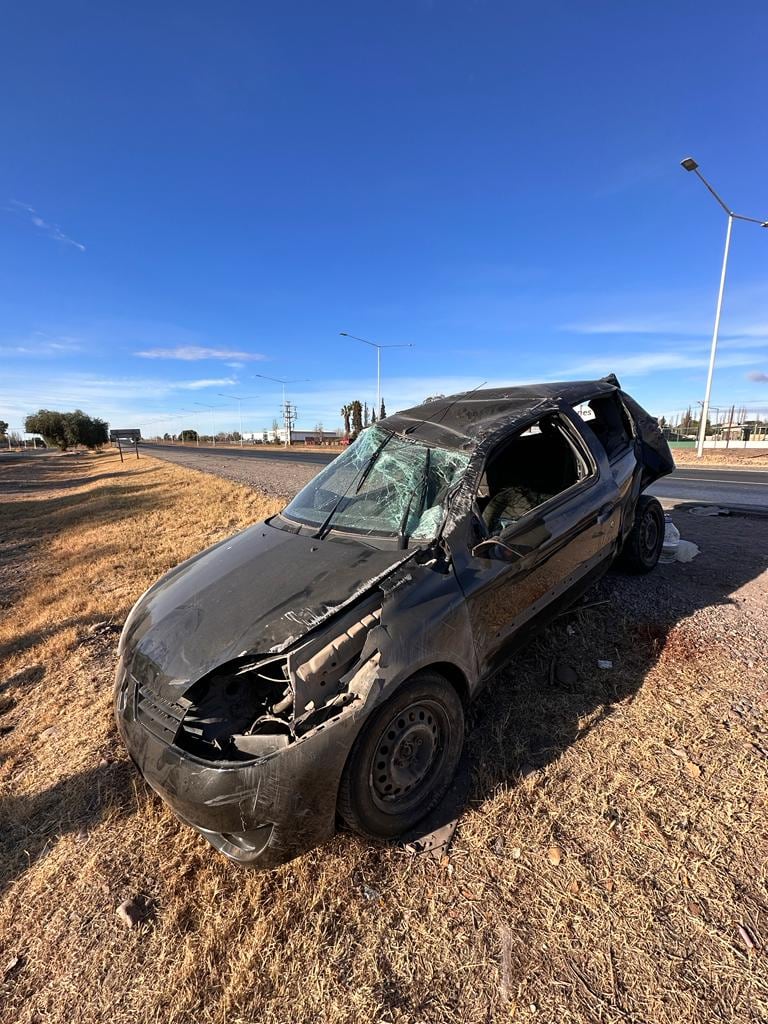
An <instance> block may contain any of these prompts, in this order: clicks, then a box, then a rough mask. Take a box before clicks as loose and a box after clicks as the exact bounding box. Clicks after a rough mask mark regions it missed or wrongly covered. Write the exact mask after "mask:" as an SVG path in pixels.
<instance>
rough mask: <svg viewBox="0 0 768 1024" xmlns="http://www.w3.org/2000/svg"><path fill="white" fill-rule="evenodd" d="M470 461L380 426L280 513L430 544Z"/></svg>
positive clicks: (303, 520) (322, 530)
mask: <svg viewBox="0 0 768 1024" xmlns="http://www.w3.org/2000/svg"><path fill="white" fill-rule="evenodd" d="M468 462H469V456H468V455H466V454H465V453H463V452H457V451H447V450H445V449H443V448H429V447H427V446H426V445H425V444H422V443H421V442H417V441H410V440H407V439H405V438H403V437H400V436H398V435H395V434H392V433H390V432H389V431H385V430H382V429H381V428H379V427H370V428H369V429H368V430H364V431H363V433H362V434H361V435H360V437H359V438H358V439H357V440H356V441H355V442H354V444H352V445H350V447H349V448H348V449H347V450H346V452H344V454H343V455H340V456H339V457H338V458H337V459H334V461H333V462H332V463H331V464H330V465H329V466H328V467H327V468H326V469H324V470H323V471H322V472H321V473H318V475H317V476H316V477H315V478H314V480H312V481H311V482H310V483H309V484H307V486H306V487H305V488H303V490H301V491H299V493H298V494H297V495H296V497H295V498H294V499H293V501H292V502H291V503H290V505H288V506H287V508H286V509H285V510H284V512H283V515H285V516H288V517H289V518H291V519H295V520H297V521H298V522H300V523H305V524H307V525H309V526H316V527H318V536H321V535H323V534H324V533H325V532H326V530H329V529H334V530H352V531H355V532H362V533H376V534H384V535H388V536H399V537H400V538H402V539H404V538H407V537H412V538H413V539H414V540H419V541H425V540H426V541H428V540H433V539H434V537H435V536H436V534H437V531H438V529H439V527H440V524H441V522H442V518H443V510H444V506H445V500H446V498H447V496H448V494H449V492H450V491H451V490H452V488H453V487H454V486H455V485H456V484H457V483H458V482H459V480H460V479H461V476H462V474H463V473H464V470H465V469H466V467H467V463H468Z"/></svg>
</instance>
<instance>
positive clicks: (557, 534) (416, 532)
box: [115, 377, 673, 867]
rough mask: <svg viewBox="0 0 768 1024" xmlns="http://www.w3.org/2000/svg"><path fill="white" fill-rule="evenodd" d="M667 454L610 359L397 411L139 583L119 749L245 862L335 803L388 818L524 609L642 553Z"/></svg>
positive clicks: (262, 856) (318, 824) (416, 791)
mask: <svg viewBox="0 0 768 1024" xmlns="http://www.w3.org/2000/svg"><path fill="white" fill-rule="evenodd" d="M579 408H581V410H582V412H583V413H586V411H587V409H588V410H589V412H588V414H587V415H588V416H589V418H588V419H585V418H584V416H583V415H580V414H579V411H578V409H579ZM672 469H673V463H672V459H671V456H670V453H669V449H668V448H667V445H666V442H665V441H664V439H663V437H662V436H661V433H660V432H659V430H658V427H657V425H656V422H655V420H653V419H652V418H651V417H650V416H648V415H647V414H646V413H645V412H644V411H643V410H642V409H641V408H640V407H639V406H638V405H637V404H636V403H635V402H633V401H632V399H630V398H629V396H627V395H626V394H625V393H624V392H622V391H621V389H620V387H619V384H618V381H617V380H616V379H615V378H614V377H608V378H604V379H603V380H600V381H587V382H569V383H555V384H544V385H537V386H527V387H514V388H509V389H495V390H485V391H476V392H471V393H468V394H465V395H459V396H453V397H450V398H446V399H439V400H437V401H432V402H429V403H427V404H426V405H424V406H420V407H417V408H414V409H410V410H407V411H405V412H401V413H397V414H395V415H394V416H390V417H388V418H387V419H385V420H383V421H381V422H380V423H378V424H376V425H375V426H374V427H372V428H370V429H369V430H366V431H364V432H363V434H361V436H360V438H359V439H358V440H357V441H356V442H355V443H354V444H353V445H351V446H350V447H349V448H348V449H347V451H346V452H345V453H344V454H343V455H340V456H339V457H338V458H337V459H336V460H334V462H332V463H331V464H330V465H329V466H328V467H327V468H325V469H323V470H322V471H321V472H320V473H319V474H318V476H317V477H316V478H315V479H314V480H313V481H312V482H311V483H310V484H309V485H308V486H307V487H306V488H304V489H303V490H302V491H301V492H300V493H299V494H298V495H297V496H296V498H294V500H293V501H292V502H291V503H290V504H289V505H288V506H287V507H286V509H285V510H284V511H283V512H282V513H280V514H278V515H276V516H274V517H272V518H271V519H269V520H267V521H266V522H263V523H259V524H257V525H254V526H252V527H250V528H249V529H246V530H245V531H243V532H242V533H240V534H237V535H236V536H234V537H231V538H230V539H228V540H226V541H223V542H221V543H219V544H217V545H215V546H214V547H212V548H210V549H208V550H206V551H203V552H201V553H200V554H198V555H196V556H194V557H193V558H191V559H189V560H188V561H187V562H185V563H183V564H182V565H180V566H178V567H177V568H175V569H173V570H171V571H170V572H169V573H168V574H167V575H166V576H164V577H163V578H162V579H161V580H159V581H158V582H157V583H156V584H155V585H154V586H152V587H151V588H150V589H149V590H148V591H147V592H146V593H145V594H144V595H143V596H142V597H141V598H140V600H139V601H138V602H137V603H136V605H135V607H134V608H133V610H132V611H131V613H130V615H129V617H128V620H127V622H126V624H125V628H124V630H123V634H122V637H121V641H120V648H119V665H118V669H117V678H116V697H115V700H116V704H115V708H116V717H117V722H118V727H119V730H120V733H121V735H122V737H123V740H124V742H125V744H126V746H127V748H128V750H129V752H130V754H131V756H132V758H133V759H134V761H135V762H136V764H137V766H138V768H139V770H140V771H141V773H142V774H143V775H144V777H145V778H146V780H147V781H148V782H149V784H150V785H151V786H152V787H153V788H154V789H155V790H156V791H157V793H159V794H160V796H161V797H162V798H163V799H164V800H166V801H167V803H168V804H169V805H170V806H171V808H172V809H173V810H174V811H175V813H176V814H177V815H178V816H179V817H180V818H181V819H183V820H184V821H185V822H187V823H189V824H190V825H192V826H193V827H194V828H195V829H197V830H198V831H199V832H200V833H202V834H203V835H204V836H205V837H206V838H207V839H208V840H209V841H210V842H211V843H212V844H213V846H214V847H216V849H218V850H220V851H221V852H222V853H224V854H225V855H226V856H228V857H229V858H231V859H232V860H235V861H238V862H240V863H244V864H250V865H252V866H256V867H272V866H275V865H277V864H279V863H282V862H284V861H286V860H288V859H290V858H292V857H294V856H296V855H298V854H300V853H302V852H304V851H306V850H308V849H310V848H311V847H313V846H315V845H316V844H318V843H320V842H321V841H323V840H324V839H326V838H328V837H329V836H330V835H332V834H333V832H334V831H335V828H336V824H337V820H338V818H339V815H341V817H342V818H343V819H344V820H346V821H347V822H349V823H350V824H351V825H352V826H353V827H357V828H359V830H360V831H362V832H364V833H366V834H368V835H382V836H385V835H394V834H397V832H398V831H400V830H402V827H404V826H405V825H406V824H408V823H412V822H414V821H417V820H418V819H419V817H420V816H423V814H424V813H426V812H427V811H428V810H430V809H431V808H432V807H433V806H434V805H435V803H436V802H437V800H439V798H440V796H441V795H442V793H443V792H444V791H445V788H446V787H447V785H448V783H449V782H450V774H451V773H452V771H453V769H454V768H455V763H456V760H457V758H458V751H460V748H461V742H462V738H463V719H462V717H461V708H462V707H463V706H464V705H466V704H467V703H468V702H469V701H471V700H472V699H473V698H474V697H475V696H476V694H477V693H478V692H480V690H481V688H482V686H483V685H484V684H485V683H486V682H487V681H488V680H489V679H490V678H491V677H492V675H493V673H494V672H495V671H496V669H497V668H498V667H499V666H501V665H502V664H504V663H505V662H506V661H508V659H509V657H510V654H511V653H512V652H513V651H514V649H515V647H516V645H517V644H519V643H520V642H521V640H522V639H523V638H524V637H525V636H526V635H527V634H528V632H529V630H530V629H531V628H534V627H537V626H539V625H541V624H542V623H544V622H546V621H547V619H548V618H549V617H550V616H551V615H552V614H553V613H554V612H556V611H557V610H559V609H560V608H562V607H563V606H564V605H566V604H567V603H569V602H571V601H573V600H574V599H575V598H576V597H577V596H578V595H579V594H580V593H581V592H582V591H583V590H584V589H585V588H586V587H587V586H588V585H589V584H590V583H591V582H592V581H593V580H594V579H595V578H596V577H597V576H598V575H599V574H600V573H602V572H603V571H604V570H605V569H606V568H607V567H608V566H609V565H610V564H611V562H612V561H613V559H614V558H615V556H616V555H617V554H619V553H621V552H624V553H625V555H626V554H627V553H629V557H630V560H632V558H634V560H635V563H636V564H635V566H634V567H635V568H639V569H642V570H646V569H648V568H651V567H652V565H653V564H655V561H656V559H657V558H658V551H659V550H660V547H661V541H662V540H663V520H662V521H661V527H660V525H659V518H658V517H659V510H658V509H657V508H656V507H655V505H654V502H653V499H647V498H643V497H641V494H642V491H643V489H644V488H645V487H646V486H647V485H648V484H649V483H650V482H651V481H652V480H654V479H656V478H657V477H659V476H661V475H663V474H665V473H669V472H671V471H672ZM651 513H652V514H651ZM660 529H661V535H660V534H659V530H660ZM638 558H639V559H640V561H639V562H638ZM419 681H421V682H419ZM441 687H442V689H441ZM460 734H461V735H460Z"/></svg>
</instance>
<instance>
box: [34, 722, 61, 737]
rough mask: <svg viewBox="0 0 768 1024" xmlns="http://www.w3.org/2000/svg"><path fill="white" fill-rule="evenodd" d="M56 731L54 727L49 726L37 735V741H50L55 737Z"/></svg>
mask: <svg viewBox="0 0 768 1024" xmlns="http://www.w3.org/2000/svg"><path fill="white" fill-rule="evenodd" d="M57 731H58V730H57V729H56V726H55V725H51V726H49V728H47V729H43V731H42V732H41V733H39V734H38V737H37V738H38V739H39V740H52V739H53V737H54V736H55V735H56V733H57Z"/></svg>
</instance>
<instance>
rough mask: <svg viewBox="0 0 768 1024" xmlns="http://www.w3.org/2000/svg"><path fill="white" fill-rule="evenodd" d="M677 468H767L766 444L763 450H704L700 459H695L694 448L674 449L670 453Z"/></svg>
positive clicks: (767, 450)
mask: <svg viewBox="0 0 768 1024" xmlns="http://www.w3.org/2000/svg"><path fill="white" fill-rule="evenodd" d="M672 454H673V455H674V457H675V464H676V465H678V466H701V465H704V466H737V467H739V468H740V469H749V468H750V466H752V467H754V468H756V469H759V468H760V467H762V466H768V444H766V446H765V448H739V447H738V446H734V447H733V448H726V447H725V445H723V447H722V448H705V449H704V451H703V453H702V456H701V458H700V459H699V458H697V457H696V449H695V448H675V449H674V450H673V451H672Z"/></svg>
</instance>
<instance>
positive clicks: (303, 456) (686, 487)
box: [142, 444, 768, 509]
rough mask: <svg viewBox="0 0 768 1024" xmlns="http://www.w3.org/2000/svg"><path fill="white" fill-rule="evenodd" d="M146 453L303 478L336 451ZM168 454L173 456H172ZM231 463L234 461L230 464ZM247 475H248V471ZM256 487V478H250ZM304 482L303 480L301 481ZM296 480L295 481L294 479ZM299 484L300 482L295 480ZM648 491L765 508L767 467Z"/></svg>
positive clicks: (715, 469)
mask: <svg viewBox="0 0 768 1024" xmlns="http://www.w3.org/2000/svg"><path fill="white" fill-rule="evenodd" d="M142 448H144V449H146V451H147V453H148V454H150V453H152V454H155V455H158V456H160V457H161V458H162V457H163V455H164V454H165V452H166V451H167V452H168V455H169V456H170V457H172V458H173V461H174V462H181V463H184V464H186V465H190V466H195V467H197V468H200V469H202V468H204V462H205V460H206V458H210V457H214V456H215V457H216V459H219V460H221V459H226V460H237V462H238V463H239V465H240V467H241V468H242V469H243V470H245V469H246V465H245V464H244V463H243V461H242V460H246V459H247V460H249V464H248V469H250V468H251V467H253V468H255V465H254V463H255V462H258V461H259V460H261V461H262V462H268V463H270V464H271V466H274V467H275V468H277V466H276V465H275V464H277V463H279V464H281V466H282V467H285V468H286V469H287V468H288V467H289V466H290V465H293V466H295V467H296V468H297V469H298V468H299V467H302V468H303V471H304V472H303V473H302V476H303V477H305V478H306V474H307V470H308V469H309V467H310V466H317V468H318V469H319V468H320V466H324V465H326V464H327V463H328V462H330V461H331V459H333V458H335V454H336V453H335V452H334V453H331V452H328V453H326V452H307V451H302V450H301V449H300V448H294V449H291V450H290V451H286V450H285V449H284V448H194V447H185V448H180V447H179V446H178V445H155V444H143V445H142ZM171 453H173V454H172V456H171ZM232 465H234V463H232ZM249 475H250V474H249ZM252 482H253V485H254V486H258V479H257V478H255V479H252ZM303 482H305V479H304V480H302V481H301V483H303ZM297 483H298V482H297ZM298 485H299V486H300V483H298ZM649 492H650V493H651V494H655V495H656V496H657V497H658V498H666V499H669V500H674V501H700V502H702V503H708V504H718V505H758V506H761V507H763V508H766V509H768V470H765V469H731V468H726V467H723V466H712V467H707V468H699V467H697V466H681V467H680V468H679V469H677V470H676V471H675V473H674V474H673V475H672V476H669V477H665V478H664V479H663V480H659V481H658V482H657V483H655V484H653V485H652V486H651V487H650V488H649Z"/></svg>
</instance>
